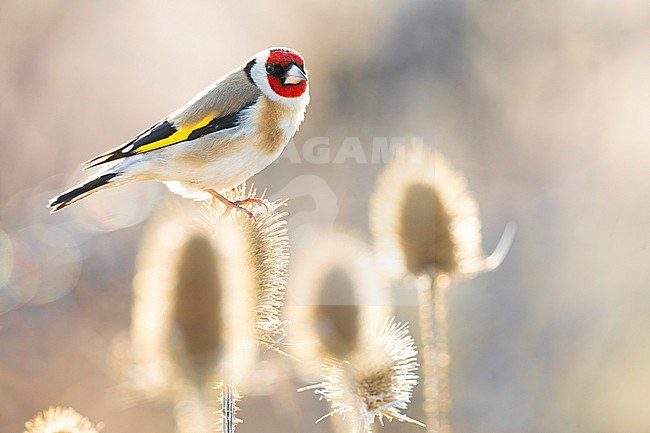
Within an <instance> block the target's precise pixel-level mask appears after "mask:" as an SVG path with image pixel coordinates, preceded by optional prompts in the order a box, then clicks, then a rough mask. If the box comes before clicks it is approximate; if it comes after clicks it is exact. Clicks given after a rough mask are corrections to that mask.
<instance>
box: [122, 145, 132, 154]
mask: <svg viewBox="0 0 650 433" xmlns="http://www.w3.org/2000/svg"><path fill="white" fill-rule="evenodd" d="M132 150H133V145H132V144H129V145H128V146H126V147H125V148H124V149H122V153H129V152H130V151H132Z"/></svg>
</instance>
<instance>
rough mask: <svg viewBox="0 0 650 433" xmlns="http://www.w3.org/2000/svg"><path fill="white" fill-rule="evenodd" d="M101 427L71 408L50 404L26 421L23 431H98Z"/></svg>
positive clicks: (38, 432) (83, 432)
mask: <svg viewBox="0 0 650 433" xmlns="http://www.w3.org/2000/svg"><path fill="white" fill-rule="evenodd" d="M102 428H103V425H102V424H101V423H99V424H97V425H93V423H91V422H90V421H89V420H88V418H86V417H84V416H82V415H80V414H78V413H77V412H76V411H75V410H74V409H72V408H69V407H58V406H57V407H54V406H52V407H50V408H49V409H47V410H44V411H43V412H40V413H38V415H36V416H35V417H34V418H32V419H31V420H29V421H27V422H26V423H25V432H24V433H98V432H99V431H101V429H102Z"/></svg>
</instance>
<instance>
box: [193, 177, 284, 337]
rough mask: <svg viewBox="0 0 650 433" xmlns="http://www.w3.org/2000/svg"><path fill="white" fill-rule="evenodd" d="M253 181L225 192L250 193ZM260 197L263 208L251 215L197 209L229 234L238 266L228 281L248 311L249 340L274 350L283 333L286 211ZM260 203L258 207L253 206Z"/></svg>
mask: <svg viewBox="0 0 650 433" xmlns="http://www.w3.org/2000/svg"><path fill="white" fill-rule="evenodd" d="M256 193H257V191H256V190H255V188H254V187H253V186H251V187H250V188H247V187H246V185H245V184H244V185H242V186H240V187H238V188H236V189H234V190H232V191H230V192H229V193H228V194H226V196H227V197H228V199H229V200H231V201H237V200H244V199H246V198H251V197H252V198H255V197H256ZM260 200H262V201H263V202H264V204H265V206H264V207H263V208H265V209H264V210H263V211H260V212H257V213H256V214H255V218H251V217H250V216H248V215H247V214H245V213H244V212H241V211H238V210H233V211H231V212H230V213H229V214H228V215H227V216H226V217H224V215H223V214H222V213H221V212H219V211H218V210H215V209H214V207H211V206H205V207H203V209H202V218H201V219H202V221H203V222H204V224H207V225H208V226H210V227H214V229H215V231H217V232H219V233H229V234H230V235H231V236H232V238H231V241H232V242H235V243H236V245H233V251H232V252H231V253H232V254H235V253H237V254H238V255H239V260H238V262H239V263H240V265H241V268H239V269H237V275H233V278H232V280H237V284H238V285H241V287H242V289H240V290H241V294H242V295H245V296H244V300H243V301H244V302H246V303H247V304H248V308H249V309H248V310H246V311H249V312H250V314H248V315H245V317H246V319H247V320H248V321H249V322H248V328H249V329H252V335H251V338H252V342H257V343H258V344H260V345H261V346H263V347H265V348H268V349H277V348H278V344H279V343H280V341H281V340H282V339H284V337H285V336H286V332H285V329H284V328H285V326H286V322H284V321H283V320H282V319H281V313H282V307H283V306H284V295H285V291H286V286H287V275H288V268H289V235H288V228H287V222H286V220H285V219H284V218H285V217H286V216H287V213H286V212H278V209H279V208H281V207H282V206H284V204H285V203H284V202H283V201H279V202H270V201H268V200H264V198H263V195H262V198H261V199H260ZM258 207H259V206H258Z"/></svg>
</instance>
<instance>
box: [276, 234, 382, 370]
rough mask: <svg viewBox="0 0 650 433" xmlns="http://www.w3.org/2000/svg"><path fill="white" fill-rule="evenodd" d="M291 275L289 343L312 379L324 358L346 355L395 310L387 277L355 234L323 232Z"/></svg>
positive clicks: (306, 251)
mask: <svg viewBox="0 0 650 433" xmlns="http://www.w3.org/2000/svg"><path fill="white" fill-rule="evenodd" d="M290 275H291V280H290V284H289V293H288V305H289V306H288V307H287V313H288V317H289V319H290V321H291V323H292V327H291V332H290V333H289V334H290V335H289V338H290V339H291V342H292V345H291V346H290V347H291V350H292V353H294V354H295V355H296V357H297V358H299V359H300V360H301V361H302V362H301V365H300V367H301V370H302V371H303V373H304V374H305V375H306V376H311V377H312V379H314V378H316V377H317V376H318V374H319V373H320V365H321V363H322V361H323V359H326V358H330V357H333V358H338V359H343V358H345V357H346V356H347V355H349V354H350V353H351V352H353V351H354V350H355V349H356V348H357V346H358V344H359V341H360V340H362V339H363V338H365V336H364V335H363V333H364V332H366V331H367V330H368V329H369V326H366V325H368V324H370V323H377V322H381V321H382V320H383V318H385V317H386V316H388V315H390V314H391V312H392V308H391V297H390V294H389V291H388V284H387V280H386V279H385V278H384V276H383V275H382V273H381V272H380V270H379V269H378V266H377V264H376V263H375V262H374V258H373V257H372V254H371V253H370V251H369V248H368V247H367V246H366V244H365V243H364V242H362V241H360V240H358V239H357V237H356V236H353V235H349V234H344V233H343V232H326V233H321V234H320V235H318V236H316V237H315V238H314V240H313V242H312V243H311V244H310V245H309V246H308V247H307V248H306V250H305V252H304V253H303V254H302V255H300V256H299V257H298V259H297V260H296V261H295V264H294V265H293V266H292V272H291V274H290Z"/></svg>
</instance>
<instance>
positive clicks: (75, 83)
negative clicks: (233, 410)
mask: <svg viewBox="0 0 650 433" xmlns="http://www.w3.org/2000/svg"><path fill="white" fill-rule="evenodd" d="M649 18H650V17H649V9H648V7H647V3H646V2H644V1H641V0H627V1H607V0H600V1H589V2H587V1H581V0H571V1H545V2H521V1H489V2H481V1H470V0H467V1H454V0H440V1H435V2H429V1H424V0H422V1H408V2H397V1H387V2H383V3H382V4H381V5H378V4H377V2H370V1H361V2H331V1H316V0H300V1H294V0H282V1H279V0H278V1H275V0H273V1H265V2H254V1H249V0H244V1H238V2H217V1H207V0H191V1H183V2H171V1H164V2H153V1H147V0H137V1H135V0H130V1H124V0H113V1H90V0H85V1H84V0H77V1H70V0H58V1H56V0H29V1H25V0H3V1H2V3H1V4H0V59H1V60H0V95H1V96H0V260H1V261H0V431H2V432H3V433H4V432H7V433H10V432H19V431H21V426H22V423H23V422H24V421H25V420H26V419H28V418H29V417H31V416H32V415H33V414H34V413H35V412H36V411H38V410H40V409H43V408H45V407H47V406H48V405H50V404H61V405H71V406H74V407H75V408H76V409H77V410H79V411H80V412H81V413H83V414H85V415H87V416H89V417H90V418H91V419H93V420H96V421H99V420H103V421H104V422H105V424H106V428H105V431H106V432H108V433H133V432H136V431H137V432H142V433H149V432H151V433H154V432H155V433H164V432H169V431H171V430H170V427H169V426H170V425H171V418H170V410H169V407H168V406H165V405H164V404H153V403H146V404H138V405H133V406H131V407H128V408H126V409H124V408H119V407H117V406H116V405H115V404H114V403H115V402H114V401H113V400H114V399H113V398H112V397H111V393H110V392H109V390H110V389H111V388H112V387H113V386H114V385H115V379H114V378H113V377H112V375H111V373H110V368H109V366H108V359H109V356H108V351H109V348H110V344H111V341H112V339H113V338H114V336H115V335H117V334H118V333H120V332H123V331H125V330H126V329H127V327H128V325H129V320H130V318H129V314H130V310H129V308H130V299H131V291H130V290H131V278H132V273H133V266H134V257H135V254H136V252H137V246H138V240H139V238H140V235H141V233H142V231H143V224H141V223H142V221H143V220H145V219H146V218H147V216H148V215H149V213H150V212H151V210H152V208H153V207H154V206H155V204H156V202H158V201H161V200H162V198H163V197H167V196H169V195H170V193H168V192H167V191H165V190H163V189H162V188H161V187H160V186H158V185H154V184H143V185H137V186H129V187H125V188H123V189H121V190H119V191H115V192H106V193H102V194H100V195H98V196H95V197H93V198H92V199H89V200H87V202H86V203H85V204H80V205H79V206H76V207H73V208H71V209H70V210H69V211H65V212H62V213H60V214H57V215H55V216H50V215H49V214H48V213H47V211H46V209H45V207H44V205H45V203H46V199H47V198H49V197H50V196H51V195H53V194H54V193H55V192H58V191H59V190H61V189H62V188H64V187H66V186H68V185H69V184H70V183H71V182H72V181H73V180H75V179H78V178H79V176H80V175H81V173H80V171H79V169H78V167H79V163H80V162H82V161H84V160H86V159H88V158H89V157H91V156H93V155H95V154H96V153H98V152H100V151H103V150H105V149H107V148H109V147H112V146H114V145H117V144H119V143H121V142H122V141H124V140H126V139H128V138H130V137H131V136H132V135H134V134H136V133H137V132H139V131H140V130H141V129H143V128H145V127H146V126H148V125H149V124H150V123H152V122H154V121H156V120H158V119H159V118H160V117H161V116H164V115H165V114H167V113H168V112H170V111H172V110H173V109H175V108H176V107H177V106H179V105H180V104H182V103H184V102H185V101H186V100H187V99H188V98H189V97H191V96H192V95H193V94H194V93H196V92H197V91H198V90H200V89H201V88H202V87H203V86H205V85H206V84H208V83H210V82H211V81H213V80H214V79H215V78H217V77H218V76H220V75H221V74H223V73H225V72H227V71H228V70H230V69H231V68H233V67H234V66H235V65H238V64H240V63H243V62H244V61H245V60H246V59H247V58H248V57H249V56H250V55H252V54H253V53H254V52H256V51H258V50H260V49H263V48H266V47H268V46H273V45H288V46H291V47H294V48H296V49H298V50H300V51H301V52H302V54H303V55H304V57H305V58H306V59H307V65H308V68H309V69H311V86H312V100H313V102H312V104H311V106H310V108H309V111H308V115H307V120H306V122H305V124H304V126H303V128H301V130H300V132H299V133H298V135H297V136H296V138H295V145H296V149H297V150H298V152H300V151H301V149H302V148H303V145H304V143H305V142H306V141H308V140H309V139H312V138H313V137H326V138H329V142H330V144H331V151H332V153H334V154H335V153H336V151H337V149H339V147H340V146H341V145H342V143H343V142H344V138H345V137H358V138H359V139H360V142H361V143H362V144H363V146H364V149H366V150H367V151H368V152H370V147H371V143H372V138H373V137H410V136H416V137H422V138H423V140H424V142H425V144H426V145H428V146H433V147H436V148H438V149H440V150H441V151H443V152H444V153H445V154H446V155H447V157H448V158H449V159H451V160H452V162H453V163H454V165H455V166H456V167H457V168H459V169H460V170H462V171H464V172H465V173H466V175H467V177H468V180H469V183H470V186H471V188H472V190H473V191H474V192H475V193H476V196H477V199H478V202H479V204H480V207H481V212H482V217H483V223H484V236H485V241H484V244H485V246H486V249H488V250H489V249H490V248H492V247H493V246H494V245H495V243H496V241H497V239H498V236H499V234H500V231H501V230H502V228H503V226H504V224H505V223H506V222H507V221H515V222H517V224H518V226H519V233H518V237H517V239H516V241H515V244H514V246H513V249H512V252H511V255H510V256H509V257H508V258H507V260H506V262H505V263H504V265H503V266H502V267H501V268H500V269H499V270H498V271H497V272H495V273H492V274H489V275H484V276H480V277H479V278H477V279H476V280H474V281H471V282H468V283H464V284H462V285H460V286H458V287H457V289H456V290H455V291H454V292H453V293H452V294H451V299H450V321H451V323H450V339H451V355H452V359H453V364H452V378H451V379H452V380H451V385H452V395H453V398H454V405H455V407H454V411H453V414H452V424H453V425H454V427H455V430H456V431H457V432H464V433H483V432H485V433H488V432H490V433H492V432H500V433H510V432H512V433H524V432H531V433H533V432H540V433H541V432H585V433H609V432H611V433H644V432H648V431H649V429H650V411H648V398H649V394H648V393H649V391H648V390H649V389H650V283H649V281H650V266H649V264H650V247H649V245H648V242H649V240H650V201H649V200H648V197H650V176H649V175H648V167H650V149H649V148H648V144H649V138H650V134H649V132H650V131H649V127H648V113H649V108H650V104H649V101H650V78H649V77H650V56H648V52H649V42H650V41H649V37H650V36H649V34H648V29H649V27H648V23H649ZM368 155H369V153H368ZM379 169H380V165H379V164H357V163H356V162H355V161H354V160H352V159H348V160H347V161H346V163H344V164H311V163H308V162H303V163H301V164H293V163H290V161H289V160H288V159H286V158H284V159H282V160H281V161H280V163H278V164H276V165H274V166H272V167H270V168H269V169H267V170H266V171H265V172H264V173H263V174H261V175H259V176H258V177H257V178H256V179H255V180H256V182H257V183H258V184H259V185H260V186H261V187H267V188H268V189H269V192H270V194H271V196H277V194H278V193H279V192H281V191H282V194H281V195H285V196H286V195H289V196H292V197H295V200H294V201H293V204H292V206H291V207H290V210H291V212H292V213H293V215H294V217H293V218H292V221H291V228H292V235H295V236H294V238H293V239H294V240H293V242H292V244H293V246H294V248H293V253H294V254H300V250H301V246H304V245H307V244H308V239H309V236H310V233H312V232H313V230H312V229H317V228H319V227H321V226H327V225H329V224H331V223H332V222H333V221H334V220H336V223H337V224H343V225H346V226H348V227H352V228H354V229H356V230H357V231H359V232H360V233H362V235H364V236H366V237H367V238H368V240H369V235H367V225H368V224H367V206H368V196H369V194H370V192H371V190H372V187H373V182H374V179H375V176H376V173H377V171H378V170H379ZM302 175H308V176H310V177H307V178H298V176H302ZM296 179H299V181H298V182H294V183H291V182H292V180H294V181H295V180H296ZM387 199H390V198H387ZM300 212H302V213H301V214H299V213H300ZM10 252H11V253H10ZM10 258H11V259H10ZM406 303H408V302H406ZM398 317H399V318H400V319H401V320H414V318H415V314H414V308H413V307H412V305H404V306H402V307H401V308H400V309H399V310H398ZM300 385H301V384H300V383H298V382H296V383H293V382H287V383H283V384H281V386H280V387H279V388H281V391H276V392H277V393H276V397H275V398H271V399H270V401H271V402H272V403H273V404H269V403H268V402H269V400H268V398H267V397H257V398H247V399H245V400H244V401H245V403H244V405H243V411H242V412H241V416H242V417H243V418H244V419H245V423H244V424H243V425H242V426H241V427H240V428H239V429H238V431H241V432H242V433H246V432H255V431H261V430H260V429H262V428H263V431H265V432H273V431H277V432H289V431H291V432H325V431H328V424H327V423H326V422H324V423H321V424H319V425H318V426H314V425H313V424H312V423H313V420H315V419H317V418H318V417H320V416H321V415H322V414H323V413H325V411H326V410H327V408H326V406H325V405H324V404H323V403H317V402H316V398H315V397H313V396H311V395H300V396H298V397H295V396H294V395H293V393H292V389H294V388H295V387H297V386H300ZM279 396H282V397H279ZM279 400H281V401H279ZM411 414H412V415H413V416H415V417H416V418H417V417H418V416H419V415H420V412H419V409H418V405H417V404H415V405H413V406H412V411H411ZM420 418H421V416H420ZM385 431H401V432H419V431H421V430H420V429H419V428H417V427H411V426H401V425H397V426H391V427H390V428H386V429H385Z"/></svg>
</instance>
